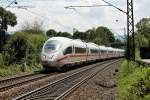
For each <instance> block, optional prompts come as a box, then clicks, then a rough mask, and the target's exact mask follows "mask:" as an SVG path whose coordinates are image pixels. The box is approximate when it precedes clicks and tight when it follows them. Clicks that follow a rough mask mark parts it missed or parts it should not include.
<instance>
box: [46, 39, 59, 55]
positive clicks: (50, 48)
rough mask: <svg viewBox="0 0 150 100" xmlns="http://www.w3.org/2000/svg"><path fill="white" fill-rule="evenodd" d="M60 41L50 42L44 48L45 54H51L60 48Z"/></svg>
mask: <svg viewBox="0 0 150 100" xmlns="http://www.w3.org/2000/svg"><path fill="white" fill-rule="evenodd" d="M58 44H59V43H58V41H56V40H52V41H48V42H47V43H46V45H45V47H44V50H45V52H47V53H48V52H51V51H55V50H56V49H57V47H58Z"/></svg>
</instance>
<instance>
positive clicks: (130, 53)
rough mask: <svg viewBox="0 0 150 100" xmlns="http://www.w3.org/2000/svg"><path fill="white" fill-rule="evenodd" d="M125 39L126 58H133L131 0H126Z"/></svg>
mask: <svg viewBox="0 0 150 100" xmlns="http://www.w3.org/2000/svg"><path fill="white" fill-rule="evenodd" d="M130 36H131V38H132V39H130ZM127 40H128V41H127V58H128V59H130V58H132V60H135V43H134V15H133V0H127ZM130 40H131V41H132V42H130Z"/></svg>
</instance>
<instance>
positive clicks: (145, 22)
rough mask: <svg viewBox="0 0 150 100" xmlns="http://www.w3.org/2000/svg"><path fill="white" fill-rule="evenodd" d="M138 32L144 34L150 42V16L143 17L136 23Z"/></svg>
mask: <svg viewBox="0 0 150 100" xmlns="http://www.w3.org/2000/svg"><path fill="white" fill-rule="evenodd" d="M136 28H137V32H138V33H141V34H144V35H145V37H146V38H147V39H148V40H149V44H150V18H143V19H141V20H140V21H139V22H138V23H137V24H136Z"/></svg>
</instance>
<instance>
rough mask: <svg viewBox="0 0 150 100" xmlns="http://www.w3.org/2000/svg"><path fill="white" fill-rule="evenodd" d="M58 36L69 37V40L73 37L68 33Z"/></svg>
mask: <svg viewBox="0 0 150 100" xmlns="http://www.w3.org/2000/svg"><path fill="white" fill-rule="evenodd" d="M58 36H62V37H68V38H71V37H72V35H71V34H70V33H68V32H62V33H61V34H59V35H58Z"/></svg>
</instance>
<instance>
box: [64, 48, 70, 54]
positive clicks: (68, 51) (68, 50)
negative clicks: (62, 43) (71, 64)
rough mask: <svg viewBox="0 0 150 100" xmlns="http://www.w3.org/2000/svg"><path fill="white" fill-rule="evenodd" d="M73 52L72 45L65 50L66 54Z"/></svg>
mask: <svg viewBox="0 0 150 100" xmlns="http://www.w3.org/2000/svg"><path fill="white" fill-rule="evenodd" d="M71 53H72V47H68V48H67V49H66V50H65V51H64V55H66V54H71Z"/></svg>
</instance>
